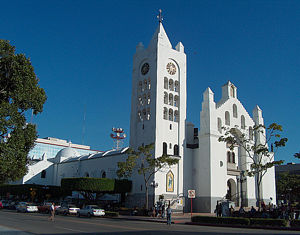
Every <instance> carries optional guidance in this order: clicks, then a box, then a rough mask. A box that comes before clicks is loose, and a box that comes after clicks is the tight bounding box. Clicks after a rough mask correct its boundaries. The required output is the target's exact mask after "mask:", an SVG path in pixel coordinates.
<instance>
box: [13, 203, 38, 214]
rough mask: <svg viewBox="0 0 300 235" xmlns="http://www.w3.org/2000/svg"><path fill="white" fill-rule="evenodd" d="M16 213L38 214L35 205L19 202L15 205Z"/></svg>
mask: <svg viewBox="0 0 300 235" xmlns="http://www.w3.org/2000/svg"><path fill="white" fill-rule="evenodd" d="M16 210H17V212H38V211H39V210H38V207H37V205H35V204H33V203H29V202H19V203H18V204H17V205H16Z"/></svg>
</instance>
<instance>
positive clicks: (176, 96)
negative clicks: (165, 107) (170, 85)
mask: <svg viewBox="0 0 300 235" xmlns="http://www.w3.org/2000/svg"><path fill="white" fill-rule="evenodd" d="M174 106H175V107H178V106H179V97H178V95H175V96H174Z"/></svg>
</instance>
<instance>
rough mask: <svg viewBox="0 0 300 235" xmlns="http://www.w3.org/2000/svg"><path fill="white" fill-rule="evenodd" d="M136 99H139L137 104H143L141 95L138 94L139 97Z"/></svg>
mask: <svg viewBox="0 0 300 235" xmlns="http://www.w3.org/2000/svg"><path fill="white" fill-rule="evenodd" d="M138 100H139V102H138V103H139V105H143V99H142V96H139V97H138Z"/></svg>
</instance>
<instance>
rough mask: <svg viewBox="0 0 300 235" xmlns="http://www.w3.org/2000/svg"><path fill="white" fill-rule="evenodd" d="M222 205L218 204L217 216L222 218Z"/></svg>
mask: <svg viewBox="0 0 300 235" xmlns="http://www.w3.org/2000/svg"><path fill="white" fill-rule="evenodd" d="M222 209H223V208H222V203H218V204H217V216H218V217H219V216H222Z"/></svg>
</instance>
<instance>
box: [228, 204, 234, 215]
mask: <svg viewBox="0 0 300 235" xmlns="http://www.w3.org/2000/svg"><path fill="white" fill-rule="evenodd" d="M229 213H230V216H231V217H233V214H234V208H233V206H232V205H231V207H230V209H229Z"/></svg>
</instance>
